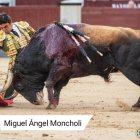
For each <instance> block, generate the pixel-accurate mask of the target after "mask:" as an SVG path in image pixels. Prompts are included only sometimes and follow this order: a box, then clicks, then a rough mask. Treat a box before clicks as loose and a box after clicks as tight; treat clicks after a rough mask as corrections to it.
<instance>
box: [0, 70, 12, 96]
mask: <svg viewBox="0 0 140 140" xmlns="http://www.w3.org/2000/svg"><path fill="white" fill-rule="evenodd" d="M7 77H8V78H7V80H6V82H5V85H4V86H3V88H2V89H1V91H0V93H2V92H5V91H6V90H7V89H8V88H9V86H10V85H11V83H12V79H13V73H12V72H11V71H9V73H8V76H7Z"/></svg>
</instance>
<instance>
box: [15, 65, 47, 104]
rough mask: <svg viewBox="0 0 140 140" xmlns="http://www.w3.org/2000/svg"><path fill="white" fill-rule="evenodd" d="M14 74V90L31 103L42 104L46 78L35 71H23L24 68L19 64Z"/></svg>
mask: <svg viewBox="0 0 140 140" xmlns="http://www.w3.org/2000/svg"><path fill="white" fill-rule="evenodd" d="M13 74H14V75H13V86H14V89H15V90H16V91H17V92H19V93H20V94H21V95H22V96H24V97H25V98H26V99H27V100H28V101H29V102H31V103H33V104H35V105H40V104H42V103H43V88H44V81H45V76H44V75H43V74H40V73H34V72H33V71H26V69H24V70H23V67H21V65H20V64H19V63H17V62H16V63H15V66H14V69H13Z"/></svg>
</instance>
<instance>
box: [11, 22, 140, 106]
mask: <svg viewBox="0 0 140 140" xmlns="http://www.w3.org/2000/svg"><path fill="white" fill-rule="evenodd" d="M69 26H71V27H73V28H75V29H77V30H79V31H81V32H83V33H84V34H85V35H87V36H89V37H90V42H91V43H92V44H93V45H94V46H96V48H97V49H98V50H99V51H100V52H102V53H103V56H100V55H98V54H97V53H95V52H93V51H92V50H91V49H90V48H89V47H86V46H84V45H83V46H84V49H85V51H86V52H87V54H88V56H89V58H90V59H91V60H92V63H89V62H88V61H87V59H86V58H85V57H84V56H83V55H82V54H81V52H80V51H79V49H78V48H77V47H76V44H75V42H74V41H73V40H72V39H71V38H70V36H69V35H68V34H67V33H66V32H65V30H63V29H62V28H60V27H58V26H56V25H54V24H51V25H49V26H48V27H43V28H41V29H39V30H38V31H37V32H36V33H35V35H34V36H33V38H32V39H31V41H30V43H29V44H28V45H27V47H26V48H25V49H24V50H23V51H22V52H21V53H20V55H19V56H18V57H17V59H16V62H15V66H14V69H13V73H14V78H13V86H14V88H15V90H17V91H18V92H20V94H21V95H23V96H24V97H25V98H26V99H27V100H28V101H30V102H31V103H33V104H41V103H42V98H43V95H42V94H41V91H42V90H43V87H44V85H45V82H46V87H47V90H48V99H49V105H48V108H54V107H56V106H57V105H58V103H59V95H60V91H61V89H62V88H63V87H64V86H65V85H66V84H67V83H68V81H69V79H70V78H75V77H83V76H88V75H99V76H101V77H103V78H104V79H105V81H109V74H110V73H111V72H112V69H113V68H114V67H115V68H117V69H119V70H120V71H121V72H122V73H123V74H124V75H125V76H126V77H127V78H128V79H129V80H131V81H132V82H134V83H135V84H137V85H140V31H139V30H133V29H130V28H122V27H107V26H95V25H88V24H77V25H69ZM134 106H135V107H140V99H139V100H138V101H137V103H136V104H135V105H134Z"/></svg>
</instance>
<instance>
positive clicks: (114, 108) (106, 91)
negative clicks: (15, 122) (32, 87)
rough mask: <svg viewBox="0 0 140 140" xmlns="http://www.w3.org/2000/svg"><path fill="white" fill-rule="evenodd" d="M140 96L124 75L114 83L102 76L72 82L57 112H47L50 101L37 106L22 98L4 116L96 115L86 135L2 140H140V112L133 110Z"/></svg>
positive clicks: (6, 139) (31, 134)
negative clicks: (137, 132) (106, 80)
mask: <svg viewBox="0 0 140 140" xmlns="http://www.w3.org/2000/svg"><path fill="white" fill-rule="evenodd" d="M44 91H45V93H46V90H44ZM139 96H140V89H139V87H138V86H136V85H134V84H133V83H132V82H130V81H129V80H128V79H127V78H126V77H124V76H123V75H122V74H121V73H117V74H112V75H111V82H110V83H105V82H104V80H103V79H102V78H100V77H99V76H89V77H84V78H77V79H72V80H70V82H69V84H68V85H67V86H66V87H64V88H63V90H62V92H61V98H60V104H59V106H58V108H57V109H55V110H46V109H45V108H46V106H47V103H48V101H47V99H46V103H45V105H41V106H35V105H32V104H30V103H29V102H28V101H26V100H25V99H24V98H23V97H22V96H21V95H18V96H17V98H15V100H14V104H12V105H10V106H9V107H5V108H3V107H1V108H0V114H3V115H5V114H6V115H11V114H19V115H21V114H24V115H26V114H27V115H28V114H31V115H33V114H37V115H41V114H42V115H48V114H49V115H50V114H66V115H67V114H71V115H72V114H74V115H76V114H92V115H93V117H92V119H91V120H90V122H89V123H88V126H87V127H86V129H85V130H84V131H74V132H73V131H0V140H31V139H32V140H46V139H47V140H66V139H67V140H138V139H139V138H138V137H137V136H136V130H137V129H138V128H140V110H131V106H132V105H133V104H134V103H135V102H136V101H137V99H138V98H139ZM45 98H46V97H45Z"/></svg>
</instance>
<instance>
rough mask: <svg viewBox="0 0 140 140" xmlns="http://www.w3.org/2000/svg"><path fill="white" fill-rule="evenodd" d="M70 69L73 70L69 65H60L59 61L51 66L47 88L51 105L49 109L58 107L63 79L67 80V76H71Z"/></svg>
mask: <svg viewBox="0 0 140 140" xmlns="http://www.w3.org/2000/svg"><path fill="white" fill-rule="evenodd" d="M61 60H63V59H61ZM70 69H71V68H70V67H69V66H68V65H62V64H60V63H58V61H54V63H53V64H52V65H51V69H50V72H49V75H48V78H47V80H46V87H47V90H48V99H49V105H48V107H47V109H54V108H56V107H57V105H58V103H59V94H60V91H61V89H62V87H63V86H62V85H63V83H62V82H61V79H63V78H66V75H67V74H68V75H69V71H70ZM62 81H63V80H62ZM59 82H60V84H59ZM57 85H58V86H57Z"/></svg>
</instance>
